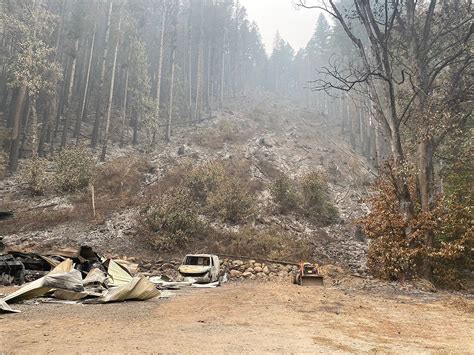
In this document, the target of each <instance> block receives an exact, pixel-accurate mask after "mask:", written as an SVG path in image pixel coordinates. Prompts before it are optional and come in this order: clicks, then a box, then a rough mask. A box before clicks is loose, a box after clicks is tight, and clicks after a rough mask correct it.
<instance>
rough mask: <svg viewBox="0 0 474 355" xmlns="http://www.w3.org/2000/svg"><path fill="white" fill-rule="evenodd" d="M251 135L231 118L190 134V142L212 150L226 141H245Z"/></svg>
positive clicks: (217, 148) (220, 147) (231, 142)
mask: <svg viewBox="0 0 474 355" xmlns="http://www.w3.org/2000/svg"><path fill="white" fill-rule="evenodd" d="M250 136H251V132H250V131H249V130H248V129H243V128H242V127H239V126H238V125H237V124H236V123H235V122H233V121H231V120H221V121H219V122H218V123H217V124H216V125H215V126H213V127H209V128H205V129H200V130H198V131H196V132H194V133H192V134H191V135H190V136H189V142H190V143H194V144H197V145H199V146H201V147H204V148H208V149H211V150H219V149H222V148H223V147H224V144H225V143H228V144H235V143H243V142H245V141H246V140H247V139H248V138H249V137H250Z"/></svg>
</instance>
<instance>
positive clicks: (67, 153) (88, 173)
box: [55, 147, 94, 192]
mask: <svg viewBox="0 0 474 355" xmlns="http://www.w3.org/2000/svg"><path fill="white" fill-rule="evenodd" d="M56 164H57V172H56V174H55V180H56V181H55V183H56V188H57V189H58V190H60V191H64V192H74V191H78V190H82V189H84V188H85V187H87V186H88V185H89V183H90V182H91V180H92V178H93V175H94V161H93V159H92V156H91V154H90V153H89V152H88V151H87V150H86V149H84V148H81V147H73V148H67V149H64V150H63V151H62V152H61V153H60V154H59V156H58V157H57V159H56Z"/></svg>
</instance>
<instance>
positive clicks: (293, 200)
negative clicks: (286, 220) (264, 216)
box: [270, 174, 302, 213]
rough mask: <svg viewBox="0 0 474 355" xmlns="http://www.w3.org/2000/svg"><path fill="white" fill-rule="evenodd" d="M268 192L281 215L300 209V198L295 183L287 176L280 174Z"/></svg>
mask: <svg viewBox="0 0 474 355" xmlns="http://www.w3.org/2000/svg"><path fill="white" fill-rule="evenodd" d="M270 192H271V194H272V197H273V199H274V201H275V202H276V203H277V204H278V206H279V209H280V212H281V213H288V212H290V211H295V210H298V209H299V208H300V205H301V200H302V197H301V195H300V193H299V191H298V188H297V186H296V183H295V181H293V180H291V179H290V178H289V177H288V176H286V175H283V174H282V175H281V176H279V177H278V178H276V179H275V180H274V181H273V182H272V185H271V187H270Z"/></svg>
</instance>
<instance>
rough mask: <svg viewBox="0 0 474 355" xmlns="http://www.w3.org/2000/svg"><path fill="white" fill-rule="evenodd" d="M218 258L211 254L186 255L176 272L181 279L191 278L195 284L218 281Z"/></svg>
mask: <svg viewBox="0 0 474 355" xmlns="http://www.w3.org/2000/svg"><path fill="white" fill-rule="evenodd" d="M219 270H220V263H219V257H218V256H217V255H213V254H188V255H186V256H185V257H184V259H183V263H182V264H181V266H180V267H179V269H178V271H179V273H180V275H181V276H183V277H192V278H193V279H195V280H196V283H210V282H216V281H219Z"/></svg>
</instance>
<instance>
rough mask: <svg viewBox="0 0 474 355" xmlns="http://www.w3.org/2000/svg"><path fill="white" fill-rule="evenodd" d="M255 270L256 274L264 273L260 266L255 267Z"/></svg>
mask: <svg viewBox="0 0 474 355" xmlns="http://www.w3.org/2000/svg"><path fill="white" fill-rule="evenodd" d="M253 270H254V271H255V272H262V271H263V269H262V268H261V267H260V266H255V267H254V268H253Z"/></svg>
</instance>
